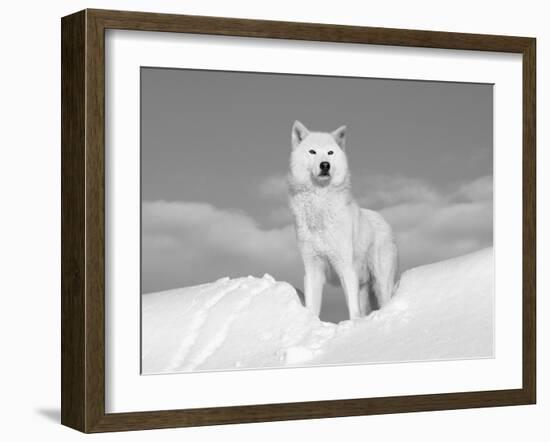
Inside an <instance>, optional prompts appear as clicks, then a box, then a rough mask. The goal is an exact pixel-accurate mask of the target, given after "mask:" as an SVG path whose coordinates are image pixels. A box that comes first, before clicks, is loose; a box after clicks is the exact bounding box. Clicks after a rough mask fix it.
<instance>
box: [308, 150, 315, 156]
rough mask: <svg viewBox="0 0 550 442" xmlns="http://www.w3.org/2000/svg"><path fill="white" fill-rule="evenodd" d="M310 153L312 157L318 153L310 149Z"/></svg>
mask: <svg viewBox="0 0 550 442" xmlns="http://www.w3.org/2000/svg"><path fill="white" fill-rule="evenodd" d="M309 153H310V154H311V155H315V154H316V153H317V152H315V151H314V150H313V149H309Z"/></svg>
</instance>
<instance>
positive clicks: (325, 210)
mask: <svg viewBox="0 0 550 442" xmlns="http://www.w3.org/2000/svg"><path fill="white" fill-rule="evenodd" d="M345 133H346V127H345V126H342V127H340V128H338V129H336V130H335V131H334V132H332V133H326V132H310V131H309V130H308V129H307V128H306V127H305V126H304V125H303V124H302V123H300V122H299V121H296V122H294V125H293V127H292V153H291V156H290V173H289V180H288V181H289V197H290V208H291V210H292V212H293V214H294V222H295V227H296V235H297V238H298V246H299V248H300V252H301V254H302V260H303V262H304V268H305V276H304V296H305V303H306V307H307V308H309V309H310V310H311V311H313V312H314V313H315V314H316V315H319V313H320V311H321V298H322V294H323V286H324V284H325V282H330V283H332V284H334V285H337V284H338V281H339V282H340V285H341V286H342V288H343V290H344V293H345V296H346V302H347V306H348V311H349V316H350V319H355V318H358V317H360V316H364V315H366V314H368V313H369V311H370V309H371V308H372V306H371V305H370V303H369V295H370V289H371V290H372V292H373V293H372V295H373V296H374V298H375V300H376V303H377V304H378V306H379V307H382V306H383V305H384V304H385V303H386V302H388V300H389V299H390V298H391V296H392V294H393V290H394V279H395V273H396V269H397V248H396V246H395V243H394V240H393V235H392V231H391V227H390V226H389V224H388V223H387V222H386V221H385V220H384V218H382V216H381V215H380V214H378V213H377V212H374V211H372V210H367V209H362V208H360V207H359V206H358V205H357V203H356V202H355V200H354V199H353V196H352V194H351V187H350V174H349V169H348V161H347V157H346V153H345Z"/></svg>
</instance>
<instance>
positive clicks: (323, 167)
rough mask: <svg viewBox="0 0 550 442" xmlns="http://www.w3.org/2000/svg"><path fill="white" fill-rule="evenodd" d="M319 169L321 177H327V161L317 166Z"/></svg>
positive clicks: (328, 165) (328, 168)
mask: <svg viewBox="0 0 550 442" xmlns="http://www.w3.org/2000/svg"><path fill="white" fill-rule="evenodd" d="M319 168H320V169H321V175H328V174H329V173H328V172H329V170H330V163H329V162H328V161H323V162H322V163H321V164H319Z"/></svg>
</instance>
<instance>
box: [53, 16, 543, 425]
mask: <svg viewBox="0 0 550 442" xmlns="http://www.w3.org/2000/svg"><path fill="white" fill-rule="evenodd" d="M106 29H127V30H142V31H161V32H186V33H196V34H214V35H228V36H244V37H259V38H281V39H291V40H310V41H330V42H346V43H358V44H378V45H392V46H407V47H429V48H446V49H458V50H481V51H499V52H515V53H521V54H522V55H523V129H524V130H523V220H524V228H523V387H522V388H521V389H515V390H499V391H480V392H457V393H448V394H434V395H416V396H402V397H384V398H365V399H350V400H337V401H320V402H299V403H287V404H267V405H250V406H237V407H220V408H202V409H189V410H169V411H147V412H139V413H115V414H106V413H105V270H104V265H105V228H104V226H105V162H104V158H105V46H104V45H105V41H104V35H105V30H106ZM535 53H536V46H535V40H534V39H532V38H526V37H510V36H495V35H477V34H459V33H448V32H433V31H414V30H402V29H384V28H364V27H356V26H339V25H320V24H311V23H290V22H275V21H261V20H240V19H229V18H216V17H196V16H185V15H170V14H153V13H141V12H123V11H104V10H86V11H81V12H79V13H76V14H73V15H71V16H68V17H65V18H63V20H62V307H61V309H62V423H63V424H65V425H67V426H70V427H73V428H76V429H78V430H80V431H84V432H101V431H121V430H141V429H149V428H168V427H183V426H197V425H217V424H229V423H244V422H261V421H275V420H289V419H313V418H326V417H338V416H356V415H367V414H382V413H404V412H413V411H430V410H445V409H458V408H473V407H488V406H504V405H519V404H531V403H534V402H535V398H536V382H535V379H536V349H535V347H536V338H535V333H536V323H535V312H536V307H535V280H536V256H535V241H536V230H535V228H536V210H535V209H536V207H535V198H536V189H535V184H536V178H535V169H536V157H535V128H536V118H535V112H536V104H535V103H536V101H535V80H536V77H535V72H536V66H535Z"/></svg>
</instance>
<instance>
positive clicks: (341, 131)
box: [332, 126, 346, 150]
mask: <svg viewBox="0 0 550 442" xmlns="http://www.w3.org/2000/svg"><path fill="white" fill-rule="evenodd" d="M332 137H333V138H334V140H335V141H336V142H337V143H338V146H340V149H342V150H345V149H346V126H340V127H339V128H338V129H336V130H335V131H334V132H332Z"/></svg>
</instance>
